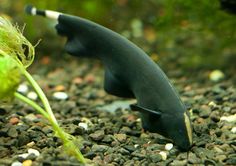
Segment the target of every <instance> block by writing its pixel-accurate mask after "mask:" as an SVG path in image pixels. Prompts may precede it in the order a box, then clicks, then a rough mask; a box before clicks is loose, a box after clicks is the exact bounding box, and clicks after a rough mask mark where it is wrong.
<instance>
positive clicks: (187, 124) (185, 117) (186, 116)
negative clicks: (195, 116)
mask: <svg viewBox="0 0 236 166" xmlns="http://www.w3.org/2000/svg"><path fill="white" fill-rule="evenodd" d="M184 123H185V126H186V129H187V134H188V139H189V142H190V144H191V145H192V143H193V136H192V135H193V132H192V127H191V123H190V119H189V117H188V115H187V114H186V112H185V113H184Z"/></svg>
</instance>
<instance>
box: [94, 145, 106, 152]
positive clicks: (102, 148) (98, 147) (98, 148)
mask: <svg viewBox="0 0 236 166" xmlns="http://www.w3.org/2000/svg"><path fill="white" fill-rule="evenodd" d="M108 148H109V146H107V145H93V146H92V148H91V150H92V151H93V152H103V153H104V152H105V151H107V150H108Z"/></svg>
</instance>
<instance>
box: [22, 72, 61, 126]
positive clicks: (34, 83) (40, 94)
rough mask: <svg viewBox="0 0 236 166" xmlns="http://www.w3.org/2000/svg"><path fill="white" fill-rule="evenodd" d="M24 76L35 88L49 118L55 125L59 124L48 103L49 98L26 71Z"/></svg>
mask: <svg viewBox="0 0 236 166" xmlns="http://www.w3.org/2000/svg"><path fill="white" fill-rule="evenodd" d="M22 71H23V74H24V75H25V77H26V78H27V80H28V81H29V83H30V84H31V85H32V86H33V88H34V90H35V92H36V93H37V94H38V96H39V98H40V100H41V101H42V103H43V105H44V107H45V110H46V111H47V113H48V114H49V116H50V117H51V120H52V121H53V122H54V123H55V124H58V123H57V120H56V118H55V116H54V114H53V112H52V109H51V106H50V104H49V102H48V99H47V97H46V96H45V94H44V93H43V91H42V89H41V88H40V86H39V85H38V84H37V82H36V81H35V80H34V79H33V77H32V76H31V75H30V74H29V73H28V72H27V71H26V70H25V69H23V70H22Z"/></svg>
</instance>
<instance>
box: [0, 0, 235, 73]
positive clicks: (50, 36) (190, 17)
mask: <svg viewBox="0 0 236 166" xmlns="http://www.w3.org/2000/svg"><path fill="white" fill-rule="evenodd" d="M26 4H32V5H35V6H36V7H37V8H40V9H50V10H56V11H60V12H64V13H68V14H73V15H77V16H81V17H84V18H87V19H90V20H92V21H95V22H97V23H99V24H101V25H103V26H106V27H108V28H110V29H112V30H114V31H116V32H119V33H121V34H123V35H125V36H126V37H127V38H129V39H130V40H131V41H133V42H134V43H136V44H137V45H138V46H140V47H141V48H143V49H144V50H145V51H146V52H147V53H148V54H149V55H150V56H151V57H152V58H153V59H154V60H155V61H158V63H159V64H160V65H161V66H162V67H163V68H169V69H170V68H172V67H173V68H176V67H178V68H182V69H188V70H198V69H221V70H228V69H230V70H231V71H232V70H233V71H235V60H236V55H235V54H236V32H235V27H236V15H232V14H229V13H228V12H225V11H224V10H221V7H220V2H219V1H218V0H197V1H196V0H195V1H185V0H175V1H173V0H145V1H140V0H80V1H76V0H50V1H46V0H45V1H34V0H20V1H19V0H11V1H9V0H0V15H2V16H4V15H5V16H7V17H9V18H10V19H12V21H13V22H18V24H19V25H20V26H23V25H24V24H26V27H25V30H24V35H25V36H27V38H28V39H29V40H30V41H31V42H32V43H33V44H34V43H37V41H38V40H39V39H41V40H42V41H41V42H40V44H39V45H38V46H37V47H36V52H37V55H36V56H37V58H40V57H42V56H45V55H47V56H50V57H52V58H54V57H55V58H57V57H58V56H60V55H61V54H62V53H63V44H64V42H65V41H64V40H62V39H63V38H61V37H58V36H57V35H56V31H55V29H54V28H53V27H54V26H55V24H56V23H55V22H52V21H51V20H48V19H44V18H42V17H32V16H28V15H26V14H25V13H24V6H25V5H26ZM37 58H36V59H37Z"/></svg>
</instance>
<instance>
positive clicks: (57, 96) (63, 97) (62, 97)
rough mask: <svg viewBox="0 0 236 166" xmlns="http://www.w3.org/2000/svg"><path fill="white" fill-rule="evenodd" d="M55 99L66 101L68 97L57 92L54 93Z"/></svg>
mask: <svg viewBox="0 0 236 166" xmlns="http://www.w3.org/2000/svg"><path fill="white" fill-rule="evenodd" d="M53 97H54V98H55V99H58V100H66V99H67V98H68V95H67V93H65V92H55V93H53Z"/></svg>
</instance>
